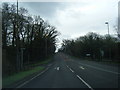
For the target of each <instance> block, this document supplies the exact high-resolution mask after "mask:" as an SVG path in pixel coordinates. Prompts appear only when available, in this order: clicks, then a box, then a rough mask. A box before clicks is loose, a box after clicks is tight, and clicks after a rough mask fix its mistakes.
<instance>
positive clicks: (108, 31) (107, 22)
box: [105, 22, 109, 35]
mask: <svg viewBox="0 0 120 90" xmlns="http://www.w3.org/2000/svg"><path fill="white" fill-rule="evenodd" d="M105 24H107V27H108V35H109V23H108V22H105Z"/></svg>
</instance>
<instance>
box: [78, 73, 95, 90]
mask: <svg viewBox="0 0 120 90" xmlns="http://www.w3.org/2000/svg"><path fill="white" fill-rule="evenodd" d="M76 76H77V77H78V78H79V79H80V80H81V81H82V82H83V83H84V84H85V85H86V86H87V87H88V88H90V89H91V90H94V89H93V88H92V87H91V86H90V85H89V84H88V83H86V82H85V81H84V80H83V79H82V78H81V77H80V76H78V75H76Z"/></svg>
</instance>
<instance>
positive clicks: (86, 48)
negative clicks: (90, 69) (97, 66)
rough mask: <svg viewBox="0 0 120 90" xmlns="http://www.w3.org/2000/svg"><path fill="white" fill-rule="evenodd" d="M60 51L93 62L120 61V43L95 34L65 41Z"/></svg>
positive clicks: (106, 36)
mask: <svg viewBox="0 0 120 90" xmlns="http://www.w3.org/2000/svg"><path fill="white" fill-rule="evenodd" d="M59 51H62V52H65V53H67V54H69V55H72V56H76V57H79V58H90V59H91V60H98V61H101V60H109V61H119V60H120V41H119V40H118V38H115V37H113V36H110V35H104V36H102V35H99V34H96V33H93V32H90V33H88V34H87V35H84V36H81V37H79V38H77V39H76V40H63V43H62V47H61V48H60V49H59Z"/></svg>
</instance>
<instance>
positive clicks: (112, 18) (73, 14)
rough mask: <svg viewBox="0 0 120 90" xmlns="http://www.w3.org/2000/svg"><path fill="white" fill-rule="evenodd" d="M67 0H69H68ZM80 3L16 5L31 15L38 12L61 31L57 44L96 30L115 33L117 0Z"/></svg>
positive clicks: (21, 3)
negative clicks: (107, 23)
mask: <svg viewBox="0 0 120 90" xmlns="http://www.w3.org/2000/svg"><path fill="white" fill-rule="evenodd" d="M69 1H70V0H69ZM78 1H79V2H75V1H72V2H65V0H62V2H56V1H55V2H50V1H49V2H38V1H37V2H33V1H32V2H20V3H19V7H24V8H26V9H28V12H29V14H31V15H40V16H41V17H42V18H43V19H44V20H45V21H47V22H49V23H50V24H51V25H53V26H55V27H56V28H57V30H58V31H59V32H60V33H61V35H60V36H59V37H58V39H59V41H58V43H57V44H58V47H60V44H61V42H62V40H63V39H75V38H77V37H79V36H83V35H86V34H87V33H88V32H95V33H98V34H101V35H105V34H108V29H107V25H106V24H105V22H106V21H107V22H109V28H110V34H116V32H115V30H114V28H113V26H114V25H116V24H117V17H118V1H119V0H78Z"/></svg>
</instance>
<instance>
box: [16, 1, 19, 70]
mask: <svg viewBox="0 0 120 90" xmlns="http://www.w3.org/2000/svg"><path fill="white" fill-rule="evenodd" d="M16 24H17V27H16V49H17V53H16V54H17V61H16V68H17V72H19V71H20V55H19V34H18V0H17V18H16Z"/></svg>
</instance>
